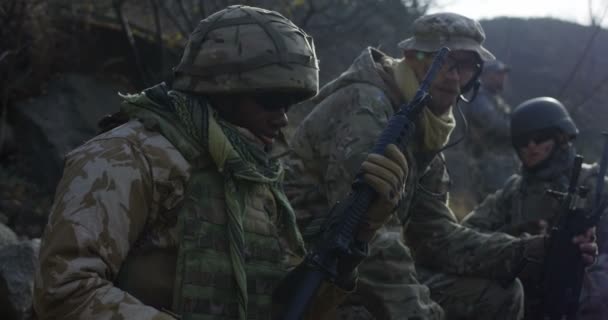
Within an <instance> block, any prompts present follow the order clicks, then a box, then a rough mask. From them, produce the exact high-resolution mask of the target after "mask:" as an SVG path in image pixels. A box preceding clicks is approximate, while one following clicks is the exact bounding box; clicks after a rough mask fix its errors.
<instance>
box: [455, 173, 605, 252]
mask: <svg viewBox="0 0 608 320" xmlns="http://www.w3.org/2000/svg"><path fill="white" fill-rule="evenodd" d="M598 172H599V168H598V165H597V164H583V167H582V170H581V175H580V177H579V185H581V186H585V187H587V188H589V190H590V195H592V194H593V192H595V185H596V181H597V180H596V179H597V175H598ZM569 175H570V170H563V171H562V172H561V173H560V174H558V175H554V176H552V177H550V178H548V179H542V178H540V177H537V176H535V175H534V174H524V175H523V176H522V175H520V174H514V175H513V176H511V178H509V180H507V181H506V182H505V184H504V186H503V188H502V189H500V190H498V191H496V192H495V193H494V194H492V195H489V196H488V197H487V198H486V199H485V200H484V201H483V202H482V203H481V204H480V205H479V206H477V207H476V208H475V209H474V210H473V211H471V212H470V213H469V214H468V215H467V216H466V217H465V218H464V219H463V220H462V224H463V225H465V226H468V227H470V228H474V229H476V230H480V231H483V232H494V231H500V232H505V233H509V234H511V235H513V236H521V235H522V234H523V233H531V234H534V232H535V230H534V228H535V226H536V225H535V222H536V221H538V220H545V221H546V222H547V224H548V227H549V228H550V227H551V226H552V225H553V224H554V223H555V222H556V219H557V217H559V216H560V215H561V214H563V213H564V208H563V207H562V206H561V204H560V201H559V200H558V199H557V198H555V197H554V196H551V195H549V194H547V193H546V190H548V189H552V190H556V191H562V192H564V191H566V190H567V188H568V180H569ZM606 187H608V185H607V186H606ZM587 201H588V203H591V201H592V199H588V200H587ZM604 221H606V219H603V220H601V221H600V224H599V227H598V228H597V232H598V236H599V239H598V241H599V246H600V248H606V245H608V243H602V242H605V241H604V239H606V236H607V235H606V233H607V232H608V230H606V229H608V228H607V226H606V223H605V222H604Z"/></svg>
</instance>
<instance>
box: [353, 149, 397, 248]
mask: <svg viewBox="0 0 608 320" xmlns="http://www.w3.org/2000/svg"><path fill="white" fill-rule="evenodd" d="M361 169H362V171H363V180H365V182H367V183H368V184H369V185H370V186H371V187H372V188H373V189H374V190H375V191H376V193H377V196H376V199H375V200H374V202H373V203H372V204H371V206H370V208H369V210H368V211H367V214H366V216H365V219H364V221H363V222H362V223H361V225H360V227H359V231H358V233H357V240H359V241H362V242H369V241H370V240H371V239H372V238H373V236H374V234H375V233H376V230H378V229H379V228H380V227H382V225H384V223H386V222H387V221H388V220H389V219H390V217H391V215H392V214H393V212H394V211H395V209H396V208H397V206H398V205H399V201H401V199H402V198H403V195H404V191H405V180H406V179H407V175H408V171H409V167H408V165H407V160H406V159H405V156H404V155H403V153H402V152H401V150H399V148H398V147H397V146H396V145H394V144H390V145H388V146H387V147H386V149H385V151H384V155H379V154H375V153H370V154H369V155H368V156H367V159H365V161H364V162H363V164H361Z"/></svg>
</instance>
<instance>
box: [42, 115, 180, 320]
mask: <svg viewBox="0 0 608 320" xmlns="http://www.w3.org/2000/svg"><path fill="white" fill-rule="evenodd" d="M189 168H190V164H189V163H188V162H187V161H186V160H185V159H184V158H183V157H182V156H181V154H180V153H179V152H178V151H177V150H176V149H175V148H174V147H173V146H172V145H171V144H170V143H169V141H168V140H167V139H165V138H164V137H163V136H161V135H160V134H159V133H155V132H153V131H148V130H146V129H145V128H144V126H143V125H142V124H141V123H139V122H129V123H128V124H126V125H123V126H121V127H118V128H117V129H114V130H112V131H109V132H108V133H105V134H103V135H100V136H97V137H96V138H94V139H92V140H90V141H89V142H87V143H85V144H84V145H83V146H81V147H79V148H78V149H76V150H74V151H72V152H71V153H70V154H68V156H67V160H66V165H65V170H64V175H63V177H62V179H61V181H60V183H59V185H58V187H57V193H56V195H55V202H54V205H53V208H52V210H51V215H50V217H49V223H48V225H47V228H46V230H45V233H44V235H43V237H42V243H41V251H40V270H39V272H38V273H37V275H36V279H35V289H34V295H35V297H34V307H35V309H36V313H37V314H38V316H39V317H40V319H136V318H137V319H173V317H171V316H170V315H169V314H166V313H163V312H161V311H159V309H157V308H154V307H151V306H149V305H146V304H144V303H142V301H141V300H140V298H136V297H135V296H133V295H132V294H130V293H128V292H125V291H123V290H122V289H121V288H119V287H118V286H117V285H116V284H115V283H114V282H115V281H116V280H117V279H118V276H119V273H120V271H121V266H122V264H123V262H124V261H125V260H126V259H127V258H128V257H129V256H131V255H134V254H136V252H139V253H141V254H144V253H146V252H147V253H148V254H147V256H144V257H143V258H146V259H148V261H146V262H147V263H145V264H142V265H141V267H142V269H143V270H141V276H140V277H139V279H142V280H144V279H146V280H147V281H148V282H147V283H148V285H149V288H150V291H154V292H156V293H157V294H159V295H166V296H165V297H163V298H170V296H171V293H172V290H173V281H174V272H175V261H173V265H171V263H170V262H165V261H166V260H167V259H170V257H171V256H173V258H174V259H175V257H176V256H175V254H176V250H177V245H178V244H177V239H178V235H177V229H176V228H175V223H176V218H177V217H176V216H175V215H172V214H171V213H172V212H175V210H176V209H177V208H178V205H179V202H180V201H181V198H182V196H183V192H184V186H185V183H186V181H187V180H188V177H189ZM151 262H155V263H151ZM163 262H164V263H163ZM160 300H163V299H160ZM165 303H166V302H165ZM166 306H167V307H168V306H170V304H167V305H166Z"/></svg>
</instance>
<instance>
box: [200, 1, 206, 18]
mask: <svg viewBox="0 0 608 320" xmlns="http://www.w3.org/2000/svg"><path fill="white" fill-rule="evenodd" d="M198 12H199V14H200V18H201V19H205V18H206V17H207V10H205V0H198Z"/></svg>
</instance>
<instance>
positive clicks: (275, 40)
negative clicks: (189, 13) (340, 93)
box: [173, 5, 319, 100]
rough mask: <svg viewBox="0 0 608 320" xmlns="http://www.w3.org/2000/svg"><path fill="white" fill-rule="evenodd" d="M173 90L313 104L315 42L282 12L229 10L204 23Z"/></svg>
mask: <svg viewBox="0 0 608 320" xmlns="http://www.w3.org/2000/svg"><path fill="white" fill-rule="evenodd" d="M173 89H176V90H181V91H186V92H192V93H199V94H225V93H230V94H238V93H245V94H263V93H265V92H272V93H285V94H289V95H293V97H294V98H296V100H304V99H307V98H310V97H312V96H314V95H315V94H316V93H317V92H318V89H319V68H318V62H317V57H316V54H315V48H314V44H313V40H312V38H311V37H310V36H308V35H307V34H306V33H305V32H304V31H303V30H302V29H300V28H298V27H297V26H296V25H295V24H293V23H292V22H291V21H290V20H289V19H287V18H285V17H284V16H282V15H281V14H279V13H277V12H274V11H270V10H265V9H261V8H256V7H249V6H243V5H235V6H229V7H227V8H226V9H224V10H221V11H218V12H216V13H214V14H212V15H211V16H209V17H207V18H206V19H204V20H201V21H200V23H199V24H198V26H197V27H196V28H195V30H194V31H193V32H192V34H191V35H190V38H189V40H188V43H187V45H186V49H185V51H184V54H183V56H182V59H181V61H180V63H179V65H178V66H177V67H175V68H174V81H173Z"/></svg>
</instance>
